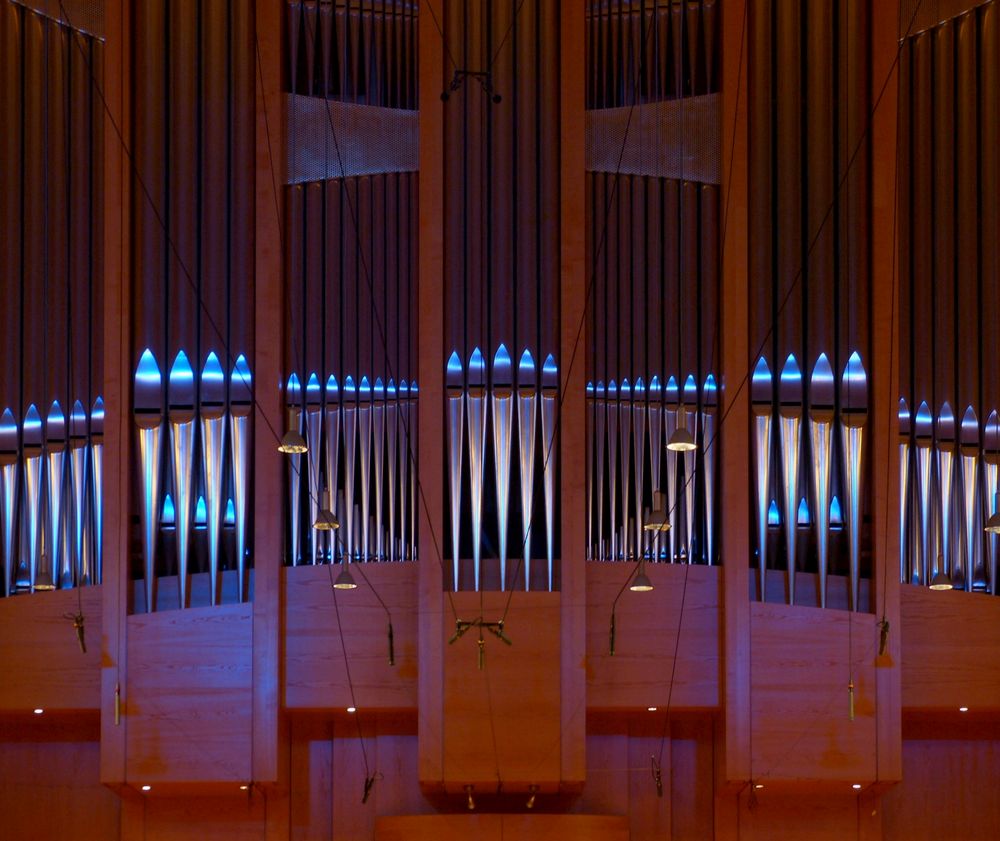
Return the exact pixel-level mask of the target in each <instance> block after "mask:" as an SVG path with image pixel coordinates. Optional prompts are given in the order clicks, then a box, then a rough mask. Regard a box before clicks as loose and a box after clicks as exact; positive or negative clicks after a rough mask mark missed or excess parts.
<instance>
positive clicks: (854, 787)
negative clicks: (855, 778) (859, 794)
mask: <svg viewBox="0 0 1000 841" xmlns="http://www.w3.org/2000/svg"><path fill="white" fill-rule="evenodd" d="M851 788H853V789H854V790H855V791H858V790H859V789H860V788H861V783H855V784H854V785H852V786H851Z"/></svg>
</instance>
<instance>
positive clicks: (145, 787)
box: [142, 785, 152, 791]
mask: <svg viewBox="0 0 1000 841" xmlns="http://www.w3.org/2000/svg"><path fill="white" fill-rule="evenodd" d="M151 788H152V786H151V785H145V786H143V787H142V790H143V791H149V790H150V789H151Z"/></svg>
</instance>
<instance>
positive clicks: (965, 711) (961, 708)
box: [36, 707, 969, 713]
mask: <svg viewBox="0 0 1000 841" xmlns="http://www.w3.org/2000/svg"><path fill="white" fill-rule="evenodd" d="M958 711H959V712H960V713H967V712H968V711H969V708H968V707H959V708H958ZM36 712H37V710H36Z"/></svg>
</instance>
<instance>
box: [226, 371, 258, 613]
mask: <svg viewBox="0 0 1000 841" xmlns="http://www.w3.org/2000/svg"><path fill="white" fill-rule="evenodd" d="M252 412H253V378H252V376H251V374H250V366H249V365H248V364H247V360H246V357H245V356H244V355H243V354H242V353H241V354H240V355H239V356H237V357H236V362H235V363H234V364H233V370H232V373H231V374H230V375H229V447H230V453H231V463H232V468H233V525H234V527H235V530H236V597H237V599H238V600H239V601H240V602H244V601H246V600H247V599H248V598H249V592H248V589H249V588H248V576H247V568H246V560H247V559H246V556H247V548H246V544H247V509H248V506H249V499H250V419H251V414H252Z"/></svg>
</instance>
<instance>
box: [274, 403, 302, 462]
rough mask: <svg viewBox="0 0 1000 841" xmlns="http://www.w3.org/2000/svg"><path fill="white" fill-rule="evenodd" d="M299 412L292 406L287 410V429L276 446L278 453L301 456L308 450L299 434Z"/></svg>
mask: <svg viewBox="0 0 1000 841" xmlns="http://www.w3.org/2000/svg"><path fill="white" fill-rule="evenodd" d="M299 414H300V413H299V410H298V409H296V408H295V407H294V406H293V407H289V409H288V429H287V431H286V432H285V434H284V435H283V436H282V437H281V443H280V444H278V452H279V453H286V454H287V455H301V454H302V453H304V452H306V450H308V449H309V448H308V447H307V446H306V439H305V438H303V437H302V433H301V432H299Z"/></svg>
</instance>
